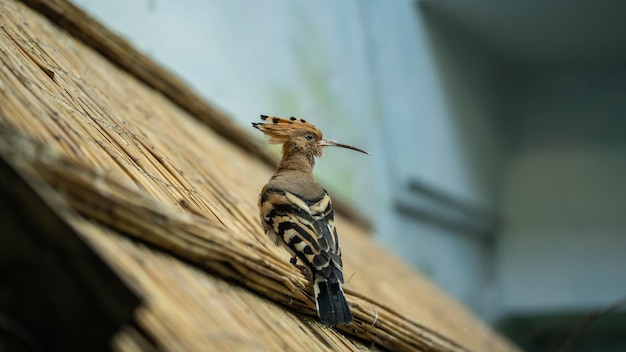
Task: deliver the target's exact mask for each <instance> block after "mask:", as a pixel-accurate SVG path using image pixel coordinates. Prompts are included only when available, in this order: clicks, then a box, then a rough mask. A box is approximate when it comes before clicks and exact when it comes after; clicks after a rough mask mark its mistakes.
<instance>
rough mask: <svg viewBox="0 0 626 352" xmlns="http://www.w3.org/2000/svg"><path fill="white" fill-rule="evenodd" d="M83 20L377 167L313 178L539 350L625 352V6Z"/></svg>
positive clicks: (131, 4)
mask: <svg viewBox="0 0 626 352" xmlns="http://www.w3.org/2000/svg"><path fill="white" fill-rule="evenodd" d="M74 2H75V3H76V4H77V5H79V6H81V7H82V8H83V9H85V10H86V11H88V12H90V13H91V14H92V15H94V16H95V17H97V18H99V19H100V20H101V21H103V22H104V23H105V24H106V25H108V26H109V27H110V28H112V29H113V30H115V31H117V32H118V33H120V34H121V35H123V36H125V37H126V38H127V39H128V40H130V41H131V42H132V43H133V44H134V45H135V46H136V47H137V48H139V49H140V50H142V51H144V52H146V53H148V54H149V55H151V56H152V57H153V58H154V59H155V60H157V61H159V62H160V63H162V64H163V65H165V66H166V67H168V68H169V69H170V70H172V71H174V72H176V73H177V74H178V75H179V76H180V77H181V78H183V79H184V80H186V81H187V82H188V83H189V84H190V85H191V86H193V87H194V88H195V89H196V90H197V91H198V92H199V93H200V94H202V95H203V96H204V97H205V98H206V99H207V100H209V101H210V102H212V103H213V104H214V105H215V106H217V107H218V108H219V109H221V110H222V111H224V112H226V113H227V114H228V115H230V116H231V117H232V118H234V119H236V120H237V121H238V122H239V123H240V124H241V125H242V126H244V127H245V128H249V127H250V125H249V124H250V122H251V121H256V120H257V119H258V116H259V114H267V115H277V116H284V117H289V116H298V117H302V118H305V119H307V120H310V121H312V122H313V123H314V124H316V125H317V126H318V127H320V128H321V129H322V130H323V131H324V132H325V136H326V137H328V138H331V139H336V140H339V141H341V142H343V143H346V144H351V145H355V146H358V147H361V148H363V149H366V150H368V151H369V152H370V153H371V154H372V156H371V157H364V156H362V155H358V154H356V153H353V152H350V151H347V150H341V149H335V150H327V152H326V155H325V157H324V159H323V160H321V161H320V162H318V164H317V166H316V175H317V176H318V179H319V180H320V182H321V183H322V184H324V185H325V186H326V188H327V189H328V190H329V192H331V194H332V195H334V196H336V197H343V198H344V199H347V200H350V201H351V202H352V203H353V205H354V206H355V207H357V208H358V209H359V210H360V211H361V212H362V213H363V214H365V215H366V216H367V217H368V218H369V219H370V220H371V222H372V224H373V226H374V232H375V236H376V238H377V240H378V241H379V242H380V243H381V244H382V245H383V246H385V247H387V248H388V249H389V250H390V251H393V252H394V253H396V254H397V256H399V257H401V258H402V259H403V260H404V261H405V262H407V263H409V264H410V265H412V266H414V267H415V268H416V269H418V270H419V271H421V272H422V273H424V274H425V275H427V276H428V277H430V278H431V279H432V280H433V281H434V282H436V283H437V284H438V285H439V286H440V287H442V288H443V289H445V290H446V291H447V292H449V293H450V294H451V295H452V296H454V297H456V298H457V299H458V300H460V301H462V302H463V303H464V304H466V305H467V306H468V307H469V309H471V310H473V311H474V312H475V313H476V314H477V315H478V316H480V317H481V318H482V319H484V320H485V321H487V322H488V323H489V324H492V325H494V326H495V327H496V328H497V329H499V330H500V331H501V332H503V333H504V334H505V335H507V336H508V337H509V338H511V339H512V340H513V341H515V342H517V343H518V344H520V345H521V346H522V347H524V348H525V349H527V350H528V351H565V350H568V351H625V350H626V309H625V307H624V304H626V301H624V298H625V297H626V273H624V271H626V233H625V232H626V231H625V230H626V20H625V18H626V2H625V1H619V0H616V1H610V0H601V1H588V0H587V1H583V0H553V1H537V0H508V1H495V0H423V1H409V0H396V1H382V0H378V1H357V0H351V1H350V0H346V1H333V0H324V1H308V2H304V1H289V0H264V1H246V0H223V1H203V0H185V1H176V0H142V1H139V0H134V1H128V0H109V1H100V0H75V1H74ZM252 133H254V131H252V130H251V134H252ZM258 138H259V139H260V140H261V139H262V136H260V135H259V136H258ZM344 252H349V249H344ZM390 275H393V273H390Z"/></svg>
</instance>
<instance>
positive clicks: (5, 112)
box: [0, 0, 514, 351]
mask: <svg viewBox="0 0 626 352" xmlns="http://www.w3.org/2000/svg"><path fill="white" fill-rule="evenodd" d="M26 3H28V5H30V7H29V6H27V5H25V4H24V3H22V2H18V1H16V0H2V1H0V27H1V30H0V155H1V156H2V159H3V160H6V161H8V165H10V167H11V168H13V169H15V170H17V172H18V174H19V175H21V177H23V178H25V179H27V180H28V182H27V184H29V185H31V186H32V187H33V189H35V191H36V192H37V193H38V194H39V195H40V196H41V197H42V199H43V200H42V202H48V203H49V204H54V205H53V206H51V207H50V209H52V211H54V213H55V214H57V215H58V216H59V217H60V219H62V221H64V222H65V223H66V224H68V225H69V226H70V228H71V229H72V231H75V232H76V234H77V236H78V237H79V238H80V239H82V240H84V241H86V242H87V244H88V245H89V247H90V248H92V249H93V251H95V252H96V253H97V254H98V255H99V256H101V257H102V258H104V262H105V263H106V264H107V265H108V266H110V267H111V268H112V269H113V271H114V272H115V273H116V274H117V275H118V276H119V277H120V278H121V280H122V282H124V283H125V284H126V285H127V286H129V287H130V288H131V289H132V291H134V292H135V293H136V295H137V296H138V297H140V298H141V299H142V304H141V306H140V307H139V308H138V309H137V310H136V311H135V313H134V319H133V321H131V322H129V324H127V325H126V326H125V327H124V328H122V329H121V330H120V331H119V332H118V333H117V335H116V337H115V339H114V348H115V349H116V350H120V351H131V350H145V349H148V348H150V346H157V347H159V348H162V349H165V350H181V351H182V350H184V351H193V350H198V351H200V350H206V349H207V348H208V346H210V347H211V348H213V349H227V350H238V351H239V350H307V351H313V350H329V349H332V350H339V351H344V350H357V349H358V350H368V349H377V348H379V347H384V348H389V349H392V350H432V351H465V350H473V351H504V350H511V349H514V348H513V347H512V346H511V345H510V344H508V342H507V341H505V340H504V339H502V338H501V337H500V336H499V335H497V334H496V333H494V332H493V331H492V330H490V329H489V328H488V327H487V326H485V325H483V324H482V323H481V322H479V321H478V320H477V319H476V318H475V317H474V316H473V315H472V314H470V313H469V312H468V311H467V310H466V309H465V308H464V307H462V306H461V305H460V304H458V303H457V302H455V301H454V300H453V299H451V298H450V297H448V296H447V295H446V294H444V293H443V292H441V291H440V290H439V289H438V288H436V287H435V286H434V285H432V284H431V283H430V282H429V281H428V280H427V279H425V278H424V277H422V276H421V275H420V274H418V273H416V272H415V271H413V270H411V269H410V268H408V267H407V266H406V265H404V264H402V263H400V262H399V261H398V260H396V259H395V258H394V257H393V256H392V255H390V254H389V253H387V252H385V251H383V250H382V249H380V248H379V247H378V246H377V245H376V244H375V243H374V242H373V241H372V239H371V237H370V236H368V234H367V230H366V227H364V226H360V225H359V224H358V216H356V215H354V214H353V213H351V212H350V211H349V208H348V207H345V206H343V207H340V208H341V209H340V211H338V213H339V215H338V217H337V220H336V221H337V226H338V228H339V230H340V233H341V234H340V235H341V236H342V239H341V241H342V246H343V252H344V257H345V263H344V265H345V270H344V272H345V275H346V277H347V278H349V279H348V282H347V284H346V285H345V291H346V294H347V299H348V301H349V303H350V305H351V307H352V310H353V314H354V316H355V322H354V323H353V324H351V325H349V326H346V327H341V328H339V329H329V328H326V327H323V326H322V325H321V324H319V323H318V321H317V319H316V318H315V304H314V302H313V300H312V297H311V287H310V285H309V284H308V282H307V280H306V278H305V277H304V276H303V275H302V273H300V272H299V271H298V270H295V269H294V268H293V267H292V266H291V265H290V264H289V262H288V254H287V253H286V252H284V250H283V249H281V248H276V247H274V246H273V244H270V243H269V241H268V240H267V239H266V238H265V236H264V235H263V233H262V231H261V228H260V224H259V221H258V216H257V208H256V201H257V196H258V192H259V190H260V188H261V187H262V186H263V184H264V183H265V182H266V181H267V179H268V178H269V176H270V175H271V173H272V171H273V169H272V167H271V166H269V165H268V164H269V162H270V161H271V160H272V159H271V158H268V157H267V156H265V155H264V154H263V153H262V152H260V151H259V148H258V147H257V146H256V144H255V143H254V142H253V140H252V139H251V138H249V136H248V134H247V133H246V132H244V131H241V130H240V129H239V128H237V127H236V126H235V125H234V124H233V123H232V122H230V121H229V120H228V119H227V118H226V117H225V116H223V115H222V114H220V113H219V112H218V111H216V110H215V109H213V108H211V106H210V105H209V104H207V103H206V102H203V101H202V100H201V99H199V98H198V97H197V96H196V95H194V94H193V92H191V91H190V90H189V89H188V88H186V87H185V86H184V85H183V84H182V83H180V82H179V81H178V80H177V79H175V78H174V77H173V76H171V75H170V74H168V73H167V72H165V71H164V70H163V69H161V68H160V67H158V66H157V65H155V64H154V63H153V62H151V61H150V60H148V59H147V58H146V57H144V56H142V55H140V54H139V53H137V52H136V51H135V50H134V49H132V47H130V46H129V45H128V44H127V43H125V42H124V41H123V40H121V39H120V38H118V37H116V36H115V35H113V34H112V33H110V32H109V31H107V30H106V29H105V28H103V27H102V26H101V25H99V24H98V23H96V22H95V21H94V20H92V19H91V18H89V17H88V16H86V15H85V14H83V13H82V12H81V11H79V10H78V9H76V8H74V7H73V6H72V5H71V4H70V3H66V2H64V1H60V0H56V1H42V2H39V1H33V0H31V1H26ZM251 118H253V117H251ZM35 184H39V186H36V185H35ZM42 189H47V190H48V191H45V192H44V191H42ZM50 190H52V191H50ZM50 193H54V195H53V196H52V198H54V199H55V200H50V199H49V198H50V197H51V196H50ZM22 196H23V195H22V193H20V192H16V199H18V201H19V199H20V197H22ZM346 214H347V215H348V216H346ZM350 214H352V215H351V216H350ZM38 219H39V217H38V216H34V217H33V221H34V222H38V221H39V220H38ZM355 221H356V222H355ZM73 248H74V247H73ZM76 250H78V249H76ZM85 250H88V247H85ZM100 290H102V288H101V289H100ZM100 294H102V292H101V291H100ZM111 294H113V293H112V291H111ZM130 301H132V299H130ZM130 301H129V302H130ZM129 305H131V303H129ZM0 307H2V306H0Z"/></svg>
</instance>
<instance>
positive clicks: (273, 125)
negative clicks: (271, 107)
mask: <svg viewBox="0 0 626 352" xmlns="http://www.w3.org/2000/svg"><path fill="white" fill-rule="evenodd" d="M261 120H263V122H253V123H252V126H253V127H254V128H256V129H258V130H259V131H261V132H263V133H264V134H265V135H266V136H267V137H268V140H269V142H270V143H273V144H282V145H283V153H294V152H299V153H303V154H306V155H307V156H318V157H319V156H321V155H322V151H323V149H324V147H340V148H346V149H352V150H356V151H357V152H361V153H365V154H369V153H368V152H366V151H364V150H361V149H359V148H356V147H352V146H349V145H346V144H342V143H338V142H336V141H333V140H330V139H325V138H323V136H322V131H321V130H320V129H319V128H317V127H315V126H314V125H313V124H311V123H310V122H307V121H306V120H303V119H298V118H295V117H293V116H292V117H290V118H288V119H285V118H280V117H273V116H266V115H261Z"/></svg>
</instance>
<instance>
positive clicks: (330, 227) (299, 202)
mask: <svg viewBox="0 0 626 352" xmlns="http://www.w3.org/2000/svg"><path fill="white" fill-rule="evenodd" d="M260 209H261V217H262V221H263V223H264V227H265V230H266V232H269V234H270V235H271V236H273V237H274V239H275V240H282V242H283V243H284V244H285V246H286V247H287V248H288V249H289V250H290V251H291V252H292V254H293V255H294V257H297V258H299V259H300V260H301V261H302V262H304V263H305V264H306V265H307V266H308V267H310V268H311V269H313V272H314V273H317V274H319V275H321V276H322V277H323V278H324V279H326V280H328V281H330V282H337V281H340V282H343V274H342V260H341V249H340V247H339V242H338V238H337V230H336V229H335V220H334V211H333V207H332V202H331V200H330V197H329V196H328V194H327V193H326V191H324V192H323V194H322V195H321V196H320V197H319V198H316V199H306V198H304V197H302V196H301V195H299V194H297V193H293V192H289V191H286V190H284V189H275V188H268V189H266V190H264V192H262V194H261V199H260Z"/></svg>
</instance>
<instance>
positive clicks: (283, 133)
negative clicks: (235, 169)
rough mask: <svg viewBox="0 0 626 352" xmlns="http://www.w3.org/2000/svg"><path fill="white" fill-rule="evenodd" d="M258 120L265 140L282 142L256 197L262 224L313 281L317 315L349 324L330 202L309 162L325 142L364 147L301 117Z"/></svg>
mask: <svg viewBox="0 0 626 352" xmlns="http://www.w3.org/2000/svg"><path fill="white" fill-rule="evenodd" d="M261 120H263V121H264V122H253V123H252V126H253V127H255V128H256V129H258V130H260V131H261V132H263V133H264V134H265V135H266V136H267V137H268V140H269V142H270V143H273V144H282V145H283V149H282V152H283V153H282V159H281V160H280V163H279V164H278V168H277V169H276V172H275V173H274V175H273V176H272V177H271V178H270V180H269V181H268V183H267V184H266V185H265V186H264V187H263V190H261V195H260V197H259V212H260V216H261V223H262V224H263V229H264V231H265V233H266V235H268V236H269V237H270V238H271V239H272V240H273V241H274V243H275V244H276V245H282V246H284V247H285V248H286V249H287V250H288V251H289V252H290V253H291V256H292V257H291V259H290V262H291V263H292V264H293V265H297V264H296V263H297V261H298V259H300V261H301V262H302V263H303V264H304V267H302V266H301V268H302V269H304V271H306V272H307V273H308V274H309V275H310V280H311V281H312V282H313V289H314V293H315V301H316V306H317V315H318V316H319V318H320V321H321V322H322V323H323V324H324V325H326V326H335V325H345V324H349V323H350V322H352V313H351V312H350V307H349V306H348V302H346V298H345V296H344V293H343V289H342V288H341V284H343V282H344V280H343V263H342V260H341V247H339V239H338V237H337V229H336V228H335V220H334V212H333V206H332V202H331V200H330V197H329V196H328V193H327V192H326V190H325V189H324V188H323V187H322V186H320V185H319V184H318V183H317V182H316V181H315V178H314V177H313V166H314V165H315V158H316V157H320V156H321V155H322V150H323V148H324V147H328V146H335V147H342V148H348V149H352V150H356V151H358V152H361V153H365V154H368V153H367V152H365V151H363V150H361V149H358V148H355V147H351V146H349V145H345V144H341V143H337V142H335V141H332V140H329V139H324V138H322V131H321V130H319V129H318V128H317V127H315V126H314V125H312V124H311V123H309V122H307V121H305V120H303V119H297V118H295V117H291V118H289V119H285V118H279V117H273V116H266V115H261Z"/></svg>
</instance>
